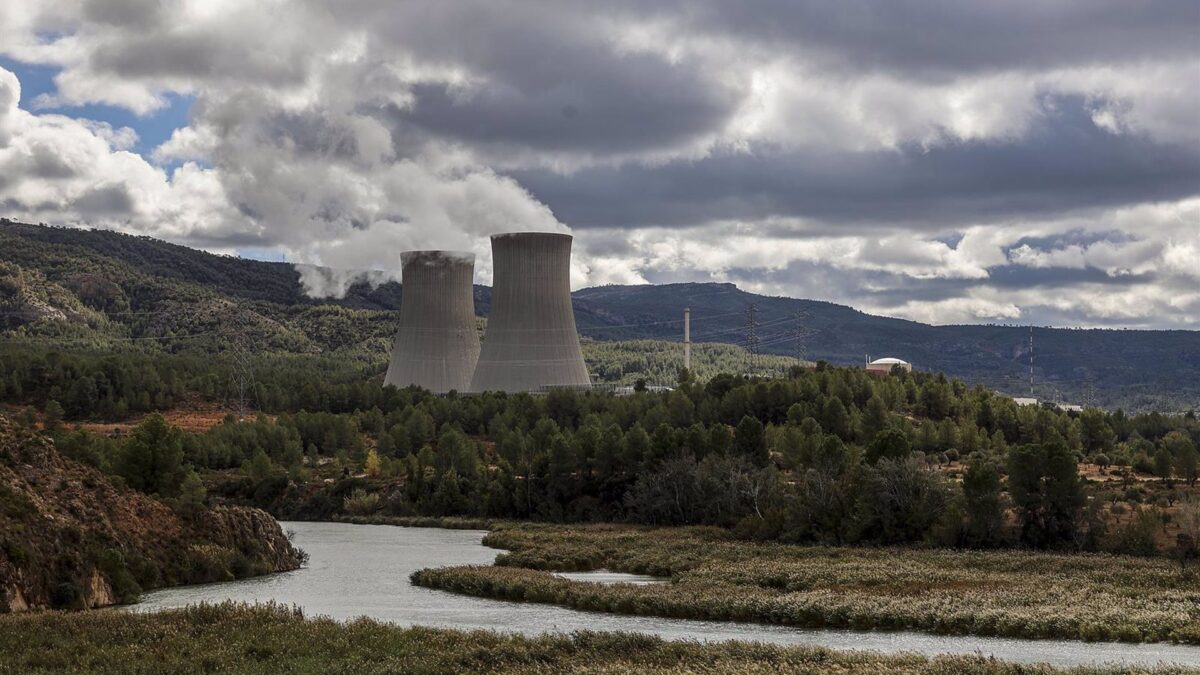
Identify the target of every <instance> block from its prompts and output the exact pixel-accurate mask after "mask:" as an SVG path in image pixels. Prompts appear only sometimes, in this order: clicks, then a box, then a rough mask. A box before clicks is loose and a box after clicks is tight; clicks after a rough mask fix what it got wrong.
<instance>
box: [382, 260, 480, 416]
mask: <svg viewBox="0 0 1200 675" xmlns="http://www.w3.org/2000/svg"><path fill="white" fill-rule="evenodd" d="M400 261H401V265H402V269H401V274H402V282H403V286H402V288H403V295H402V297H401V303H400V328H399V330H397V332H396V342H395V345H394V346H393V348H392V359H391V362H390V363H389V364H388V369H387V375H385V376H384V380H383V381H384V384H392V385H395V386H397V387H407V386H409V385H416V386H419V387H423V388H425V389H428V390H430V391H432V392H433V393H435V394H444V393H447V392H449V391H452V390H454V391H466V390H467V388H468V387H469V386H470V384H471V375H472V373H474V371H475V364H476V362H477V361H478V360H479V333H478V331H477V330H476V327H475V299H474V294H473V288H472V282H473V280H474V275H475V255H474V254H472V253H463V252H459V251H406V252H404V253H402V254H401V255H400Z"/></svg>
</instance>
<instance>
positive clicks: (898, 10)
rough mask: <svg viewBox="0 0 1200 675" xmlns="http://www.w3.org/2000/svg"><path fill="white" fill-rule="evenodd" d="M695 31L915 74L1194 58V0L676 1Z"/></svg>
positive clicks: (831, 61) (1197, 17) (1199, 15)
mask: <svg viewBox="0 0 1200 675" xmlns="http://www.w3.org/2000/svg"><path fill="white" fill-rule="evenodd" d="M658 7H659V10H660V11H669V12H670V13H672V14H676V15H678V16H680V17H684V19H683V21H684V23H685V25H686V26H687V27H688V28H689V29H691V30H694V31H703V32H706V33H709V34H713V35H730V36H735V37H736V38H738V39H741V40H744V41H746V42H748V43H750V44H753V45H755V46H757V47H759V48H761V49H765V50H780V51H784V52H788V51H791V52H796V53H799V54H802V55H806V56H809V57H817V58H819V59H821V60H823V62H824V64H825V65H826V66H827V67H836V66H838V65H841V66H843V67H849V68H853V69H858V70H871V71H890V72H903V73H905V74H907V75H909V76H912V75H919V74H923V73H927V74H943V75H944V74H951V73H964V72H976V71H983V70H995V69H1009V68H1035V69H1041V68H1045V67H1047V66H1072V65H1091V64H1096V63H1108V62H1115V61H1124V60H1129V59H1146V58H1155V57H1165V58H1171V57H1174V56H1178V55H1187V54H1194V53H1195V50H1196V42H1197V33H1196V25H1197V22H1198V21H1200V5H1197V4H1196V3H1195V2H1193V1H1191V0H1161V1H1148V2H1128V1H1127V0H1067V1H1054V2H1047V1H1046V0H1011V1H1008V2H960V1H957V0H903V1H895V2H864V1H862V0H843V1H840V2H836V3H830V2H824V1H822V0H758V1H750V2H722V1H720V0H714V1H712V2H704V3H691V2H689V3H686V4H684V3H677V4H676V5H675V6H674V7H673V8H672V9H671V10H664V7H663V6H662V5H661V4H660V5H658Z"/></svg>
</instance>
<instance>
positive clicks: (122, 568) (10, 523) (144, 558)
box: [0, 415, 301, 612]
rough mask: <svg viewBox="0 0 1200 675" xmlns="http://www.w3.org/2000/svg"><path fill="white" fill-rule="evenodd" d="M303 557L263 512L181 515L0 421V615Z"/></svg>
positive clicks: (107, 601)
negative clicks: (1, 613)
mask: <svg viewBox="0 0 1200 675" xmlns="http://www.w3.org/2000/svg"><path fill="white" fill-rule="evenodd" d="M300 556H301V554H300V553H299V552H298V551H297V550H296V549H295V548H293V547H292V545H291V543H290V542H289V541H288V540H287V537H286V536H284V533H283V532H282V531H281V529H280V527H279V524H278V523H276V522H275V520H274V519H273V518H272V517H271V516H270V515H268V514H267V513H265V512H263V511H260V510H257V509H246V508H230V507H217V508H212V509H199V510H190V511H184V512H180V511H177V510H175V509H172V508H171V507H170V506H168V505H167V504H165V503H163V502H161V501H159V500H157V499H154V498H152V497H148V496H146V495H144V494H141V493H138V492H135V491H133V490H129V489H127V488H123V487H119V486H116V485H114V484H113V483H112V481H110V480H109V478H108V477H107V476H105V475H104V474H102V473H100V472H99V471H97V470H96V469H93V468H91V467H89V466H85V465H83V464H79V463H77V462H74V461H71V460H69V459H66V458H65V457H63V456H62V455H60V454H59V453H58V451H57V450H56V449H55V447H54V444H53V443H52V442H51V441H50V440H48V439H46V438H44V437H42V436H40V435H37V434H35V433H33V432H31V431H29V430H26V429H24V428H22V427H20V426H19V425H17V424H16V423H14V422H13V421H11V420H9V419H8V418H7V417H4V416H2V415H0V612H9V611H20V610H24V609H39V608H90V607H102V606H105V605H112V604H117V603H120V602H128V601H131V600H133V599H135V598H136V597H137V595H138V593H139V592H141V591H142V590H146V589H150V588H155V587H160V586H171V585H178V584H185V583H198V582H207V581H220V580H226V579H233V578H237V577H244V576H251V575H256V574H265V573H269V572H278V571H284V570H291V569H296V568H297V567H299V566H300Z"/></svg>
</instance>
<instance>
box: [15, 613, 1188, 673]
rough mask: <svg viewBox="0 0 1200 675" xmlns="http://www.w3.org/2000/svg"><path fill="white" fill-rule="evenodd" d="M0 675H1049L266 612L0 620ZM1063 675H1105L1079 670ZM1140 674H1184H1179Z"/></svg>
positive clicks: (898, 659)
mask: <svg viewBox="0 0 1200 675" xmlns="http://www.w3.org/2000/svg"><path fill="white" fill-rule="evenodd" d="M0 655H2V658H0V673H22V674H24V673H34V674H36V673H206V672H233V673H248V674H251V675H253V674H257V673H333V672H336V673H362V674H366V675H369V674H374V673H559V672H572V673H628V672H646V673H685V672H692V673H695V672H707V673H812V674H814V675H821V674H825V673H830V674H832V673H849V672H870V673H881V674H883V675H889V674H900V673H906V674H907V673H931V674H933V673H977V674H979V675H1007V674H1013V675H1016V674H1018V673H1022V674H1033V675H1037V674H1049V673H1056V672H1063V671H1058V670H1055V669H1053V668H1050V667H1048V666H1017V665H1012V664H1006V663H1002V662H997V661H992V660H989V659H985V658H983V657H980V656H944V657H937V658H933V659H929V658H926V657H922V656H918V655H911V654H901V655H891V656H885V655H880V654H874V653H869V652H861V653H860V652H835V651H831V650H828V649H824V648H821V647H778V646H768V645H761V644H750V643H738V642H729V643H718V644H700V643H695V642H667V641H664V640H661V639H659V638H655V637H649V636H643V635H635V634H627V633H591V632H582V633H575V634H573V635H570V636H564V635H557V636H555V635H551V636H542V637H524V636H504V635H500V634H497V633H491V632H483V631H477V632H470V633H468V632H460V631H451V630H439V629H433V628H400V627H397V626H392V625H388V624H381V623H377V622H375V621H370V620H366V619H360V620H357V621H353V622H350V623H344V624H343V623H337V622H335V621H332V620H329V619H306V618H304V617H303V616H302V614H301V613H300V611H299V610H297V609H289V608H285V607H281V606H277V605H267V606H261V605H260V606H255V607H250V606H246V605H238V604H230V603H226V604H221V605H207V606H206V605H201V606H197V607H192V608H188V609H182V610H173V611H166V612H161V613H158V614H131V613H122V612H107V611H106V612H88V613H76V614H61V613H42V614H33V615H7V616H0ZM1070 672H1074V673H1079V674H1081V675H1082V674H1086V673H1115V672H1120V671H1118V670H1116V669H1106V668H1099V669H1096V668H1085V669H1076V670H1073V671H1070ZM1148 672H1156V673H1162V674H1164V675H1165V674H1168V673H1183V672H1186V671H1185V670H1184V669H1181V668H1161V669H1157V670H1151V671H1148Z"/></svg>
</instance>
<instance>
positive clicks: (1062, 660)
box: [129, 523, 1200, 666]
mask: <svg viewBox="0 0 1200 675" xmlns="http://www.w3.org/2000/svg"><path fill="white" fill-rule="evenodd" d="M283 525H284V528H285V529H290V530H293V531H294V532H295V535H296V537H295V541H296V544H297V545H299V546H300V547H301V548H303V549H304V550H306V551H308V553H309V555H310V556H311V557H310V560H309V564H308V566H307V567H305V568H304V569H301V570H297V571H294V572H286V573H283V574H275V575H271V576H266V577H258V578H255V579H245V580H241V581H234V582H228V583H221V584H208V585H204V586H189V587H184V588H171V589H164V590H161V591H155V592H153V593H149V594H147V595H146V596H145V597H144V598H143V601H142V602H141V603H140V604H138V605H134V606H132V607H131V608H129V609H130V611H140V612H145V611H156V610H161V609H168V608H174V607H183V606H186V605H190V604H195V603H199V602H220V601H222V600H237V601H242V602H264V601H268V600H274V601H276V602H280V603H284V604H287V605H298V606H300V607H302V608H303V609H304V611H305V614H306V615H308V616H317V615H325V616H329V617H332V618H334V619H339V620H344V619H351V618H354V617H359V616H369V617H371V618H374V619H378V620H381V621H390V622H393V623H396V624H400V625H426V626H441V627H446V628H458V629H464V630H470V629H490V630H497V631H505V632H522V633H543V632H547V631H551V632H571V631H577V630H620V631H634V632H640V633H649V634H654V635H659V636H661V637H664V638H667V639H691V640H700V641H712V640H754V641H759V642H770V643H776V644H791V645H822V646H826V647H831V648H833V649H866V650H873V651H880V652H898V651H908V652H920V653H925V654H949V653H955V654H958V653H976V652H978V653H982V654H985V655H991V656H995V657H996V658H999V659H1004V660H1007V661H1015V662H1021V663H1039V662H1042V663H1051V664H1054V665H1060V666H1072V665H1088V664H1100V663H1125V664H1129V665H1153V664H1156V663H1160V662H1162V663H1174V664H1186V665H1193V666H1200V647H1191V646H1182V645H1159V644H1156V645H1133V644H1118V643H1083V642H1072V641H1063V640H1036V641H1034V640H1007V639H1001V638H973V637H947V636H938V635H926V634H923V633H913V632H882V631H845V630H804V629H797V628H787V627H783V626H766V625H758V624H739V623H727V622H714V621H686V620H680V619H663V618H657V617H645V616H621V615H616V614H603V613H594V612H580V611H576V610H571V609H564V608H561V607H554V606H550V605H535V604H524V603H514V602H505V601H499V600H486V599H480V598H472V597H468V596H463V595H456V594H453V593H447V592H443V591H435V590H430V589H426V588H420V587H417V586H413V585H412V584H411V583H409V580H408V577H409V574H411V573H412V572H414V571H416V570H418V569H421V568H425V567H441V566H452V565H484V564H491V562H492V561H493V560H494V559H495V557H496V553H497V552H496V551H495V550H493V549H489V548H485V547H484V546H482V545H481V543H480V541H481V539H482V538H483V535H484V532H481V531H474V530H438V529H429V528H404V527H389V526H382V525H348V524H344V523H284V524H283ZM562 576H565V577H567V578H577V579H581V580H588V581H600V582H601V583H604V581H603V580H604V579H609V580H610V581H621V582H626V583H629V582H641V583H647V582H657V581H661V580H660V579H656V578H654V577H640V576H639V575H619V574H616V573H612V572H591V573H582V574H579V573H570V574H563V575H562ZM631 576H632V577H637V579H629V578H628V577H631Z"/></svg>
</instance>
